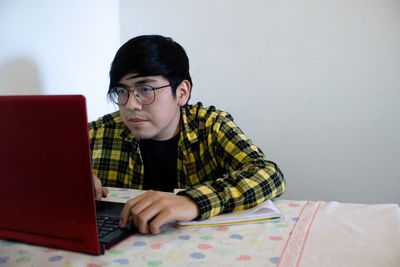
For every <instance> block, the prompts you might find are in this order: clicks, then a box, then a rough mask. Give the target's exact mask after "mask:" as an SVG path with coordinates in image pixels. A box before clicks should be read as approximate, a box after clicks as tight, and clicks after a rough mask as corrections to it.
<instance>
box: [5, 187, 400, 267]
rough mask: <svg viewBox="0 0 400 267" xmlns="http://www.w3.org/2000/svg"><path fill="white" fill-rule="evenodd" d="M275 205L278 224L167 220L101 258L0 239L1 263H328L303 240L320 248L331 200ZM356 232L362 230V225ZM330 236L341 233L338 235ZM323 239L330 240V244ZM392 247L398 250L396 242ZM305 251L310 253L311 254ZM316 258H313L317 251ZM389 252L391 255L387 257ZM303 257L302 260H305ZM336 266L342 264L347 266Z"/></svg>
mask: <svg viewBox="0 0 400 267" xmlns="http://www.w3.org/2000/svg"><path fill="white" fill-rule="evenodd" d="M140 193H141V191H137V190H128V189H118V188H109V196H108V198H107V199H108V200H112V201H118V202H126V201H127V200H128V199H129V198H131V197H133V196H134V195H137V194H140ZM274 204H275V206H276V207H277V208H278V209H279V210H280V211H281V212H282V213H283V214H284V216H285V217H284V220H282V221H280V222H275V223H271V222H260V223H253V224H243V225H235V226H219V227H218V226H217V227H195V228H185V229H180V228H179V229H178V228H176V227H174V224H172V223H171V224H167V225H165V226H164V227H163V232H162V233H161V234H159V235H143V234H134V235H133V236H131V237H130V238H128V239H126V240H124V241H123V242H121V243H119V244H117V245H116V246H114V247H113V248H112V249H110V250H108V251H106V253H105V255H102V256H90V255H86V254H82V253H77V252H70V251H64V250H58V249H54V248H46V247H40V246H34V245H28V244H22V243H17V242H11V241H6V240H0V267H2V266H29V267H33V266H63V267H70V266H71V267H72V266H85V267H97V266H174V267H177V266H221V267H222V266H245V265H248V266H311V265H308V264H307V262H309V263H310V264H311V263H312V264H313V265H312V266H329V262H327V264H322V262H324V259H322V258H321V259H317V260H316V259H315V257H312V255H313V254H314V253H315V249H317V248H315V247H314V246H313V244H310V242H308V241H307V240H309V238H313V239H314V241H313V242H314V243H315V244H318V246H320V245H319V243H318V242H319V241H320V240H318V236H319V232H320V231H323V232H324V231H325V230H324V229H323V222H321V220H320V221H319V222H317V221H318V220H319V218H318V217H319V216H322V217H324V215H320V213H321V210H326V208H327V207H328V208H329V205H330V204H331V203H327V202H321V201H319V202H314V201H290V200H275V201H274ZM364 206H368V205H364ZM397 208H398V206H397ZM353 212H354V211H353ZM327 220H329V218H327ZM314 221H316V223H317V224H319V225H322V226H320V227H319V228H321V229H317V230H314V228H313V223H314ZM399 222H400V219H399V220H398V221H397V223H398V224H397V225H396V222H393V223H394V224H393V225H394V228H393V229H394V232H393V231H392V235H393V234H394V238H395V239H396V238H397V237H399V239H400V224H399ZM331 223H332V222H331ZM359 231H364V230H363V228H361V229H360V230H359ZM330 234H332V235H336V234H339V235H340V233H330ZM350 239H351V238H350ZM395 239H394V241H393V242H392V244H391V245H392V246H393V245H394V249H396V246H397V245H399V244H398V243H396V240H395ZM326 243H328V244H329V242H326ZM333 245H334V247H335V248H336V249H339V250H338V251H339V255H340V247H339V246H336V245H335V244H333ZM322 246H323V244H322ZM397 248H399V249H400V245H399V246H398V247H397ZM327 249H329V248H327ZM338 251H336V253H337V252H338ZM398 252H400V250H399V251H398ZM305 254H311V257H310V255H305ZM316 256H317V257H318V255H317V254H316ZM390 256H393V257H392V258H390ZM304 257H305V258H307V260H304V259H303V258H304ZM386 258H387V256H386ZM389 258H390V259H389V260H390V261H389V265H382V266H391V265H390V264H391V263H392V262H393V263H399V265H398V266H400V259H399V257H398V256H397V254H396V255H394V254H393V255H392V254H389ZM339 260H340V261H339V262H341V263H346V261H345V259H339ZM397 261H398V262H397ZM333 262H335V261H333ZM331 263H332V262H331ZM348 263H353V262H348ZM386 263H387V262H386ZM314 264H315V265H314ZM331 266H334V265H331ZM337 266H346V264H344V265H343V264H342V265H337ZM348 266H351V265H348ZM393 266H395V265H393Z"/></svg>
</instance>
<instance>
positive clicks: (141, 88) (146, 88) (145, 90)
mask: <svg viewBox="0 0 400 267" xmlns="http://www.w3.org/2000/svg"><path fill="white" fill-rule="evenodd" d="M136 91H137V92H138V93H139V94H141V95H148V94H151V92H152V91H153V88H151V87H150V86H139V87H137V88H136Z"/></svg>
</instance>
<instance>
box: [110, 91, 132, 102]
mask: <svg viewBox="0 0 400 267" xmlns="http://www.w3.org/2000/svg"><path fill="white" fill-rule="evenodd" d="M128 98H129V90H127V89H125V88H122V87H115V88H113V89H112V93H111V99H112V101H113V102H114V103H115V104H117V105H119V106H123V105H125V104H126V103H127V102H128Z"/></svg>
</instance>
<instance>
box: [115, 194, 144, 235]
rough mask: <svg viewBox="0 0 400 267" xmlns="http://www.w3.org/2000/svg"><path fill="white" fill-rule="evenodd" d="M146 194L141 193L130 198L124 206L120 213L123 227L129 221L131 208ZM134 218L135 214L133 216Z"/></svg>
mask: <svg viewBox="0 0 400 267" xmlns="http://www.w3.org/2000/svg"><path fill="white" fill-rule="evenodd" d="M143 195H144V194H141V195H139V196H137V197H134V198H131V199H130V200H128V201H127V202H126V204H125V206H124V208H123V209H122V211H121V214H120V215H119V226H120V227H121V228H124V227H125V226H126V223H127V221H128V218H129V215H130V214H131V208H132V207H134V206H135V205H136V203H138V202H139V201H141V200H142V199H143V198H144V196H143ZM132 217H133V218H132V219H134V216H132Z"/></svg>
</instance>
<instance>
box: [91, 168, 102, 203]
mask: <svg viewBox="0 0 400 267" xmlns="http://www.w3.org/2000/svg"><path fill="white" fill-rule="evenodd" d="M93 182H94V191H95V196H96V200H101V195H102V186H101V181H100V179H99V178H98V177H97V176H96V175H94V174H93Z"/></svg>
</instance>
